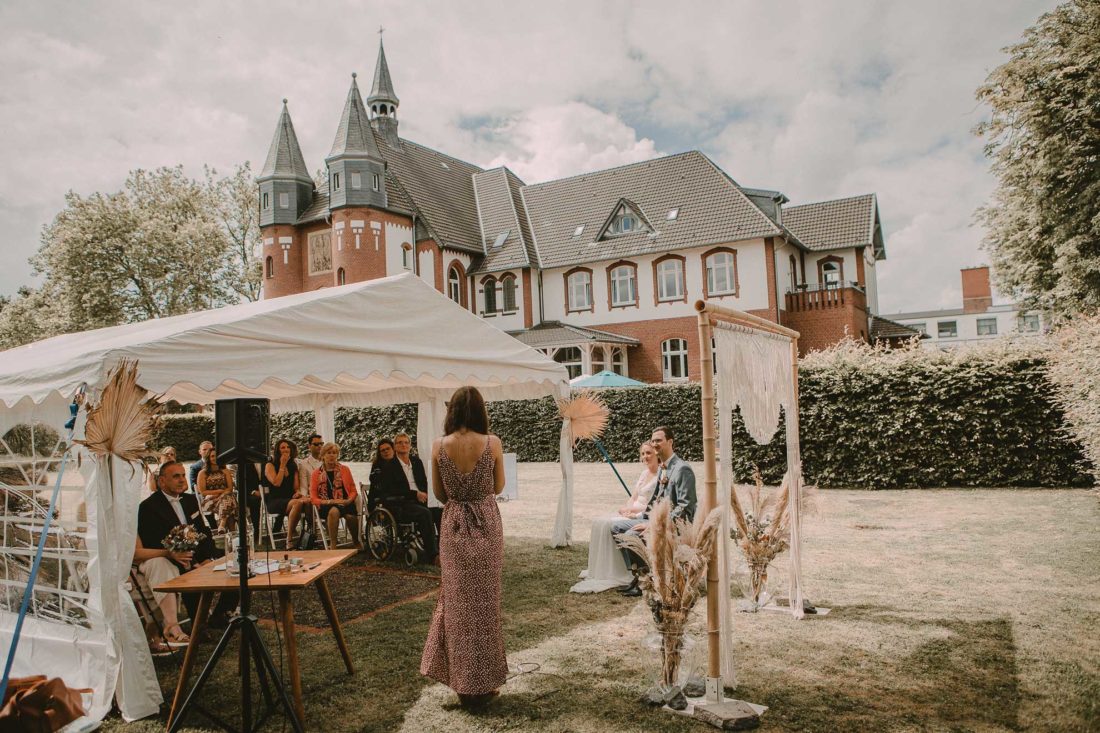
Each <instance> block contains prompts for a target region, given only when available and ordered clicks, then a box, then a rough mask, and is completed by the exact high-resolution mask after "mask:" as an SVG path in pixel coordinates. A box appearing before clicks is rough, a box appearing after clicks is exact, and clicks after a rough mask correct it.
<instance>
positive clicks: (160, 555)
mask: <svg viewBox="0 0 1100 733" xmlns="http://www.w3.org/2000/svg"><path fill="white" fill-rule="evenodd" d="M157 487H158V489H159V490H158V491H156V492H155V493H154V494H153V495H152V496H150V497H149V498H147V499H145V501H143V502H141V505H140V506H139V507H138V534H137V542H136V544H135V547H134V562H136V563H138V567H139V569H140V570H141V572H142V574H143V575H144V576H145V578H146V580H147V581H148V583H149V587H150V588H156V587H157V586H158V585H161V584H162V583H166V582H168V581H169V580H171V579H172V578H175V577H178V576H179V574H180V573H182V572H186V571H188V570H190V569H191V568H193V567H197V566H199V565H205V564H206V563H208V562H210V561H211V560H213V559H214V558H216V557H218V556H219V555H220V551H219V550H218V549H217V548H216V547H215V546H214V541H213V539H211V538H210V536H209V534H208V533H207V530H206V527H205V526H204V525H203V523H202V518H201V517H200V515H199V502H198V499H196V498H195V497H194V496H193V495H192V494H188V493H187V472H186V470H184V468H183V464H182V463H179V462H178V461H169V462H168V463H165V464H163V465H162V466H161V468H160V475H159V476H158V477H157ZM181 524H190V525H191V526H193V527H194V528H195V529H196V530H197V531H198V532H201V533H203V534H202V540H201V542H200V543H199V546H198V548H197V549H196V550H195V551H194V552H170V551H168V550H166V549H164V545H163V541H164V538H165V537H167V536H168V533H169V532H171V531H172V529H173V528H174V527H176V526H178V525H181ZM153 598H154V599H155V600H156V602H157V605H158V606H159V607H160V610H161V614H162V615H163V616H164V625H165V628H164V635H165V637H166V639H167V640H168V643H169V644H170V645H172V646H185V645H186V644H187V642H188V637H187V634H185V633H183V629H181V628H180V625H179V615H178V612H177V605H176V596H175V594H174V593H158V592H157V591H155V590H154V591H153ZM198 600H199V599H198V594H196V593H185V594H184V595H183V602H184V605H185V606H186V607H187V609H188V611H189V612H190V616H191V618H192V619H194V618H195V616H196V613H197V611H198ZM236 607H237V594H236V593H222V595H221V599H220V600H219V601H218V603H217V605H216V606H215V607H214V610H213V611H212V612H211V614H210V621H209V623H210V626H212V627H214V628H225V626H226V624H227V623H228V614H229V612H230V611H232V610H233V609H234V608H236Z"/></svg>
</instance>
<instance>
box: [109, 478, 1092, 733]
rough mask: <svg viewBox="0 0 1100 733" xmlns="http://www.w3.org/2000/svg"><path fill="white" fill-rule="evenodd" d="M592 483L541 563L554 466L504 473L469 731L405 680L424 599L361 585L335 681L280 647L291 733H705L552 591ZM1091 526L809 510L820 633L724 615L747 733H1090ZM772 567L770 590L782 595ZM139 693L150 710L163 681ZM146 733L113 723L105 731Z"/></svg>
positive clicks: (828, 504) (330, 657) (988, 499)
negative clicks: (492, 586) (511, 481)
mask: <svg viewBox="0 0 1100 733" xmlns="http://www.w3.org/2000/svg"><path fill="white" fill-rule="evenodd" d="M631 478H632V476H631ZM609 479H610V480H609ZM612 481H613V478H612V477H611V476H610V472H609V470H608V469H607V468H606V467H604V466H601V465H596V464H580V465H578V466H577V488H576V495H577V501H576V507H577V511H576V517H577V519H576V525H575V531H574V536H575V538H576V539H577V542H576V544H575V546H574V547H572V548H569V549H563V550H552V549H549V548H548V547H547V546H546V538H548V537H549V534H550V529H551V527H552V524H553V515H554V510H555V507H556V504H557V494H558V488H559V484H560V475H559V474H558V470H557V466H556V465H553V464H524V465H521V466H520V485H521V498H520V500H519V501H514V502H508V503H505V504H502V505H501V512H502V514H503V516H504V523H505V533H506V548H505V577H504V591H505V593H504V595H505V602H504V603H505V608H504V611H505V634H506V644H507V649H508V652H509V661H510V663H511V664H513V665H517V664H521V665H522V667H521V668H522V669H523V670H527V671H529V673H528V674H523V675H521V676H518V677H516V678H515V679H513V680H512V681H510V682H509V684H508V685H507V686H506V687H505V688H504V694H503V696H502V697H501V699H500V700H498V701H497V702H496V703H495V704H494V706H493V707H491V708H490V710H489V711H488V712H486V713H484V714H482V715H479V716H473V715H470V714H468V713H465V712H464V711H462V710H460V709H458V708H457V705H456V700H455V698H454V695H453V694H452V693H450V692H449V691H448V690H446V689H445V688H443V687H441V686H440V685H436V684H434V683H431V684H429V683H428V681H427V680H425V679H424V678H422V677H420V675H419V674H418V668H419V661H420V653H421V650H422V647H423V642H424V638H425V636H426V632H427V626H428V621H429V618H430V615H431V612H432V608H433V607H434V598H433V597H431V595H430V592H431V591H430V588H431V585H432V582H433V581H432V579H431V578H424V577H419V576H417V577H410V578H409V579H408V581H407V588H408V591H409V593H408V595H409V596H411V597H412V598H413V599H415V598H419V599H420V600H409V601H408V602H404V603H398V604H396V605H388V606H387V605H386V604H383V603H381V602H380V600H379V598H381V599H382V600H385V599H386V598H388V597H390V596H392V595H394V594H396V595H402V588H401V586H400V582H399V581H400V576H396V577H395V576H393V575H392V573H388V574H387V573H379V572H377V569H374V568H371V567H369V566H368V567H362V568H354V569H350V570H349V571H348V572H347V573H345V574H344V575H343V576H342V577H341V579H340V582H339V584H338V585H337V584H334V586H333V590H334V594H335V595H336V598H337V604H338V606H339V607H340V611H341V613H342V614H343V615H344V617H345V620H346V623H345V626H344V628H345V633H346V635H347V638H348V643H349V645H350V647H351V651H352V655H353V657H354V659H355V662H356V665H357V673H356V674H355V676H353V677H349V676H348V675H346V674H345V672H344V669H343V665H342V663H341V662H340V658H339V655H338V654H337V652H336V648H335V644H334V642H333V640H332V638H331V636H330V635H329V634H328V633H327V631H323V632H321V631H318V632H311V631H309V630H305V631H303V632H302V633H300V634H299V648H300V654H301V658H302V669H303V673H302V677H303V685H304V689H305V693H306V699H305V707H306V715H307V718H308V720H307V729H309V730H324V731H375V730H377V731H388V730H404V731H409V732H410V733H413V732H415V733H424V732H426V731H441V730H447V731H449V733H458V732H459V731H497V730H547V731H636V730H662V731H681V730H684V731H687V730H709V728H707V727H706V726H703V725H702V724H700V723H696V722H694V721H690V720H684V719H681V718H678V717H675V716H672V715H670V714H669V713H666V712H662V711H656V710H651V709H648V708H646V707H644V706H643V705H641V704H640V703H638V702H636V698H637V696H638V694H639V693H640V692H641V690H642V689H643V688H644V687H645V686H646V684H647V683H648V681H649V679H650V678H651V676H652V674H653V673H654V671H655V670H656V661H655V659H654V654H655V653H654V652H652V651H650V650H649V649H647V648H646V647H645V646H644V645H643V643H642V638H643V637H644V635H645V633H646V630H647V628H648V618H647V614H646V612H645V609H644V607H643V605H642V604H641V603H640V602H636V601H629V602H628V601H627V600H625V599H622V598H621V597H619V596H618V595H617V594H615V593H613V592H612V593H603V594H598V595H585V596H581V595H576V594H570V593H569V592H568V588H569V586H570V585H571V584H572V583H573V582H575V579H576V575H577V573H578V572H579V571H580V570H581V569H582V568H583V567H584V566H585V564H586V561H587V538H588V537H587V536H588V525H587V521H586V519H587V518H588V517H592V516H597V515H599V514H602V513H606V512H607V511H608V510H609V508H612V509H613V507H614V506H616V504H617V503H618V502H620V501H621V498H622V497H623V496H624V494H623V492H622V490H621V488H618V487H617V486H616V485H615V484H613V483H612ZM1098 524H1100V502H1098V501H1097V498H1096V496H1095V495H1094V494H1091V493H1089V492H1086V491H1077V490H1064V491H1061V490H1057V491H1056V490H1037V491H1030V490H1001V491H993V490H957V491H956V490H942V491H896V492H875V493H870V492H857V491H828V492H821V493H820V494H819V495H818V498H817V510H816V513H815V514H814V515H812V516H810V517H808V518H807V520H806V522H805V551H804V559H803V568H804V574H805V579H804V581H805V586H806V589H807V592H808V595H809V597H810V598H811V599H812V600H813V601H814V602H815V603H816V604H818V605H821V606H827V607H830V608H832V609H833V610H832V613H831V614H829V615H828V616H825V617H820V618H809V619H807V620H805V621H801V622H796V621H793V620H791V619H790V618H789V617H787V616H780V615H771V614H755V615H749V614H741V615H739V616H738V618H737V626H736V633H737V636H738V642H737V646H738V653H737V657H738V661H739V664H740V668H739V678H738V682H739V684H738V687H737V690H736V694H737V696H738V697H741V698H742V699H745V700H750V701H752V702H756V703H760V704H764V705H768V706H769V707H770V709H769V711H768V712H767V713H766V714H765V716H764V718H763V722H762V725H761V728H760V730H765V731H767V730H817V731H826V730H983V731H984V730H1059V731H1063V730H1100V709H1098V705H1100V703H1098V701H1100V634H1098V633H1097V632H1098V630H1100V542H1098V541H1097V533H1096V528H1097V526H1098ZM784 564H785V558H780V562H779V566H778V567H776V568H775V569H774V570H773V572H772V573H771V574H770V575H771V582H772V585H773V587H774V588H785V587H786V577H785V573H784V567H783V566H784ZM395 583H396V584H397V585H395ZM341 589H346V590H344V592H343V597H342V593H341ZM375 589H377V590H375ZM307 593H308V592H307ZM426 594H428V595H427V597H425V595H426ZM260 605H261V606H262V604H260ZM701 608H702V604H700V609H701ZM356 616H357V618H353V617H356ZM268 636H269V647H270V648H271V650H272V652H273V654H275V655H276V656H277V655H278V646H277V642H276V641H275V638H274V634H273V633H270V632H269V634H268ZM204 648H205V650H206V651H207V653H208V652H209V650H210V648H212V644H208V645H206V647H204ZM201 661H202V660H201V659H200V663H201ZM536 666H537V669H536ZM158 673H159V675H160V679H161V683H162V685H163V686H164V687H165V689H166V699H167V698H169V697H170V692H171V691H170V689H169V688H170V687H171V686H172V685H174V683H175V667H174V666H173V664H172V663H171V660H168V661H165V662H160V663H158ZM236 680H237V678H236V675H235V668H234V665H233V664H232V663H228V664H227V663H224V662H223V664H222V666H221V667H220V669H219V670H218V672H217V674H216V675H215V679H214V681H213V683H212V684H210V685H208V687H207V690H206V691H205V692H204V696H203V697H204V703H205V704H206V705H207V706H208V707H210V708H211V709H216V710H219V711H231V710H235V709H237V703H236V701H235V696H236ZM226 715H228V713H226ZM189 722H190V725H193V726H195V727H191V728H186V730H205V728H203V727H202V719H201V718H200V717H198V716H195V717H193V718H191V719H190V721H189ZM163 726H164V718H163V717H162V718H160V719H149V720H144V721H138V722H135V723H131V724H125V723H123V722H122V721H121V719H120V718H118V717H117V716H114V717H112V718H109V719H108V720H107V721H105V725H104V728H105V729H109V730H116V729H125V730H126V731H127V732H128V733H129V732H130V731H134V732H136V731H162V730H163ZM281 728H282V721H281V719H277V720H275V721H272V722H270V723H269V724H268V726H267V729H269V730H279V729H281Z"/></svg>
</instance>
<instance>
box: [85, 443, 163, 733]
mask: <svg viewBox="0 0 1100 733" xmlns="http://www.w3.org/2000/svg"><path fill="white" fill-rule="evenodd" d="M81 463H82V465H83V467H84V470H85V471H87V470H88V469H89V468H90V469H91V471H90V473H91V475H90V476H88V477H87V479H88V480H87V483H86V484H85V487H86V489H85V497H86V502H87V511H88V525H89V537H88V540H87V541H88V553H89V561H88V579H89V586H90V587H89V600H88V607H89V611H90V613H91V615H92V619H93V620H92V627H93V629H98V630H99V631H100V633H101V635H102V638H103V639H104V641H105V646H104V652H105V664H106V675H105V677H104V681H105V682H106V684H105V685H99V686H97V689H96V696H95V703H94V705H95V706H96V710H95V711H94V713H93V715H92V717H94V718H96V719H98V718H100V717H102V716H103V715H105V714H106V713H107V712H108V711H109V710H110V700H111V696H112V694H113V695H114V698H115V700H116V701H117V702H118V707H119V710H120V711H121V713H122V717H123V719H125V720H137V719H138V718H145V717H148V716H150V715H156V714H157V713H158V712H159V710H160V704H161V702H163V697H162V695H161V691H160V685H159V684H158V683H157V675H156V670H155V669H154V668H153V658H152V657H151V656H150V655H149V645H148V643H146V640H145V632H144V631H143V629H142V626H141V620H140V618H139V617H138V614H137V609H135V608H134V603H133V601H132V600H131V599H130V594H129V592H128V591H127V590H126V588H125V585H124V584H125V583H126V582H127V580H128V579H129V574H130V563H131V562H132V561H133V558H134V544H135V540H136V537H137V523H136V522H134V517H136V516H137V511H138V503H139V500H140V497H141V489H142V486H143V485H144V483H145V481H144V479H145V474H144V473H143V472H142V469H141V466H140V464H136V463H135V464H129V463H126V462H125V461H121V460H119V459H118V458H113V457H107V458H98V457H92V456H91V455H89V454H88V453H84V455H83V456H82V461H81ZM105 537H109V538H111V541H109V542H101V541H100V539H101V538H105ZM99 705H104V707H99Z"/></svg>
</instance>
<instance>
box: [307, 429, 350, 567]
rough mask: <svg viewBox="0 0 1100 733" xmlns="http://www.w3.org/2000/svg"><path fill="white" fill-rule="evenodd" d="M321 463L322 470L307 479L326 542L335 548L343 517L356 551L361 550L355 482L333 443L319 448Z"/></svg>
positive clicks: (337, 447)
mask: <svg viewBox="0 0 1100 733" xmlns="http://www.w3.org/2000/svg"><path fill="white" fill-rule="evenodd" d="M321 460H322V464H321V467H320V468H318V469H317V470H316V471H314V472H313V476H312V477H311V478H310V482H309V496H310V500H311V501H312V502H313V506H315V507H317V510H318V512H319V513H320V515H321V520H322V521H323V522H324V523H325V528H326V529H327V530H328V538H329V543H330V544H331V545H332V546H333V547H335V546H336V530H337V529H338V528H339V526H340V518H341V517H343V518H344V522H345V524H346V525H347V528H348V533H349V534H351V540H352V542H353V543H354V544H355V547H356V549H359V550H362V549H363V543H362V542H361V541H360V540H359V519H358V509H356V506H355V497H356V494H357V492H356V490H355V480H354V479H353V478H352V476H351V469H349V468H348V467H347V466H345V465H344V464H343V463H340V446H338V445H337V444H336V443H325V445H324V447H323V448H321Z"/></svg>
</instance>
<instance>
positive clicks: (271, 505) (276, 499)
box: [262, 438, 309, 550]
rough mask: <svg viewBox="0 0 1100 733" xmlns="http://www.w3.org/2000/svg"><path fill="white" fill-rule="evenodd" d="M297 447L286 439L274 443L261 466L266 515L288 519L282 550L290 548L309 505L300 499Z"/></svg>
mask: <svg viewBox="0 0 1100 733" xmlns="http://www.w3.org/2000/svg"><path fill="white" fill-rule="evenodd" d="M297 459H298V448H297V446H295V445H294V443H292V442H290V441H289V440H287V439H285V438H284V439H282V440H279V441H277V442H276V443H275V452H274V453H273V454H272V456H271V458H270V459H268V462H267V465H266V466H264V477H263V482H262V485H263V487H264V493H265V503H266V504H267V513H268V514H275V515H278V516H284V515H285V516H286V517H288V522H289V526H288V527H287V531H286V547H287V549H288V550H289V549H292V548H293V547H294V533H295V531H296V530H297V527H298V520H299V519H300V518H301V516H302V510H304V509H305V508H306V507H307V506H309V499H304V498H302V497H301V496H300V495H299V494H300V492H301V482H302V479H301V471H300V470H299V465H298V460H297Z"/></svg>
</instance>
